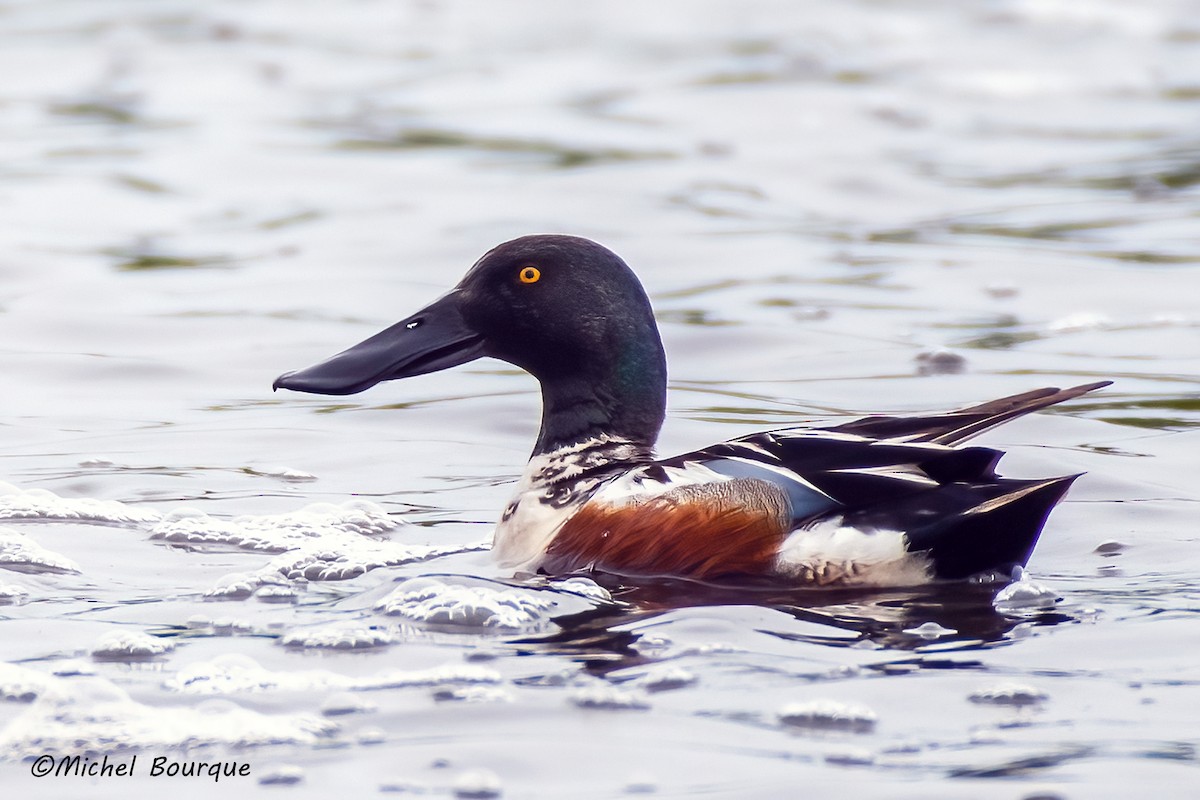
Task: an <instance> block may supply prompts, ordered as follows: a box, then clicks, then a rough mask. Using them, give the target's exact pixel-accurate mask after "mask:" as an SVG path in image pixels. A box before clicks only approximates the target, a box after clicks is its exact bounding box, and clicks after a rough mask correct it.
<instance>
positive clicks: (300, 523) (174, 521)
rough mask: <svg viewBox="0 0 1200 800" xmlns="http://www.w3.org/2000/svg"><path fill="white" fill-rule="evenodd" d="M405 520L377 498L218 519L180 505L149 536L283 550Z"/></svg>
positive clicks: (373, 531) (370, 532)
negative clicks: (388, 510) (389, 510)
mask: <svg viewBox="0 0 1200 800" xmlns="http://www.w3.org/2000/svg"><path fill="white" fill-rule="evenodd" d="M402 525H407V523H402V522H400V521H399V520H397V519H394V518H393V517H391V516H389V515H388V513H387V512H386V511H384V510H383V509H382V508H380V507H379V506H378V505H376V504H375V503H371V502H368V501H365V500H351V501H349V502H346V503H342V504H340V505H335V504H333V503H314V504H312V505H309V506H305V507H304V508H302V509H300V510H299V511H292V512H288V513H286V514H258V515H244V516H240V517H234V518H233V519H228V520H227V519H219V518H216V517H212V516H209V515H208V514H206V513H204V512H203V511H197V510H195V509H190V508H181V509H176V510H175V511H172V512H171V513H170V514H168V515H166V516H165V517H163V518H162V520H161V521H160V522H159V523H158V524H157V525H155V526H154V530H153V532H152V533H151V538H154V539H161V540H163V541H167V542H174V543H177V544H223V545H232V546H234V547H238V548H240V549H243V550H261V551H266V552H271V553H283V552H286V551H288V550H294V549H297V548H299V547H301V546H302V545H304V544H306V543H309V542H312V541H314V540H318V539H319V540H324V539H327V538H329V537H331V536H334V537H336V536H338V534H347V535H350V536H355V537H361V536H381V535H383V534H385V533H388V532H389V531H392V530H395V529H396V528H398V527H401V526H402Z"/></svg>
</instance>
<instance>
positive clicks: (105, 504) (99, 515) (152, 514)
mask: <svg viewBox="0 0 1200 800" xmlns="http://www.w3.org/2000/svg"><path fill="white" fill-rule="evenodd" d="M160 518H161V515H160V514H159V513H158V512H157V511H154V510H152V509H148V508H139V507H137V506H131V505H128V504H126V503H121V502H119V501H116V500H96V499H93V498H90V497H60V496H59V495H57V494H55V493H54V492H51V491H47V490H46V489H18V488H17V487H16V486H13V485H12V484H8V483H3V482H0V520H13V521H21V522H51V521H53V522H90V523H95V524H100V525H147V524H153V523H155V522H158V520H159V519H160Z"/></svg>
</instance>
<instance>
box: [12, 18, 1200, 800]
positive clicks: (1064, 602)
mask: <svg viewBox="0 0 1200 800" xmlns="http://www.w3.org/2000/svg"><path fill="white" fill-rule="evenodd" d="M1198 20H1200V4H1197V3H1196V2H1189V1H1188V0H1176V1H1172V0H1155V1H1154V2H1144V3H1140V4H1136V5H1134V4H1129V3H1125V2H1119V1H1118V0H1096V1H1095V2H1091V3H1087V4H1079V3H1070V2H1019V1H1018V0H998V1H997V2H989V3H978V4H962V3H953V2H930V3H924V4H920V5H918V6H912V5H897V4H890V3H881V2H873V1H871V0H855V1H854V2H843V3H837V4H796V3H788V2H775V1H773V0H754V1H753V2H738V3H733V2H704V3H683V2H665V3H655V4H646V3H632V2H605V3H598V4H588V5H587V6H583V5H579V4H562V3H553V2H548V1H547V0H521V2H519V3H506V4H503V5H496V6H495V7H492V6H490V5H483V4H477V3H469V2H463V1H459V0H439V1H437V2H415V1H414V2H405V3H394V2H384V1H383V0H358V1H357V2H354V3H349V4H346V3H334V2H328V1H326V0H310V1H308V2H286V3H285V2H277V1H275V0H258V1H257V2H253V3H234V2H210V3H204V4H199V3H191V2H182V1H180V2H154V3H147V2H137V1H136V0H127V1H123V0H102V1H101V2H95V0H90V1H89V2H79V1H76V2H69V1H68V0H54V1H53V2H9V3H3V4H0V74H3V75H5V76H6V77H5V78H4V79H3V81H0V209H2V210H3V216H4V220H5V224H4V225H2V226H0V367H2V369H3V373H4V387H5V389H6V391H5V392H4V399H3V401H2V402H0V410H2V412H3V413H0V480H3V481H5V482H7V484H9V485H10V487H9V488H7V489H6V490H5V493H4V494H3V495H0V511H2V512H3V515H4V516H5V517H6V518H4V519H0V567H4V569H0V603H4V605H0V624H2V628H0V630H2V631H3V634H2V638H0V656H2V659H0V662H2V663H0V696H3V698H4V699H3V700H2V701H0V759H3V760H2V761H0V786H3V787H4V788H5V789H7V790H9V791H12V792H20V793H21V794H22V796H28V797H59V796H63V793H64V792H66V793H70V794H74V793H81V792H83V791H85V790H84V789H82V788H81V785H82V784H87V789H86V791H88V792H95V793H96V794H98V795H104V794H109V795H113V796H116V795H118V794H120V795H121V796H129V797H143V796H158V795H160V794H161V793H162V792H163V791H164V790H166V791H171V792H173V793H179V795H180V796H186V797H192V796H195V797H201V796H203V797H208V796H211V795H212V793H213V792H214V791H217V790H218V789H217V788H215V787H213V785H212V783H211V781H209V780H207V779H184V778H170V779H168V778H161V777H160V778H154V779H152V778H150V777H148V776H147V775H146V774H145V772H146V771H147V770H148V764H147V763H146V762H147V761H148V760H149V758H152V757H155V756H167V757H168V758H170V759H174V760H179V761H188V760H208V761H212V760H217V759H224V760H226V761H230V760H238V761H241V762H244V763H249V764H250V766H251V775H250V776H249V777H241V778H223V779H222V780H221V783H220V790H222V791H239V792H245V793H250V792H252V791H254V790H255V789H256V788H257V787H258V786H259V785H260V784H269V785H277V786H278V787H279V789H278V790H279V791H280V792H281V793H288V792H290V793H291V794H292V795H296V796H299V795H305V796H307V795H310V794H311V795H316V794H317V793H323V794H330V793H333V792H341V793H346V792H354V793H357V794H361V795H365V796H373V795H376V794H379V793H394V792H408V793H417V792H425V793H436V794H441V795H443V796H444V795H447V794H454V793H457V794H458V795H459V796H487V795H488V794H489V793H491V794H493V795H494V794H496V793H497V792H499V793H501V794H502V795H503V796H505V797H514V798H515V797H530V798H539V797H545V798H551V797H553V798H558V797H612V796H622V795H624V794H638V793H654V794H655V795H656V796H661V797H687V796H715V797H739V798H742V797H780V796H786V795H788V794H790V793H792V792H794V791H796V790H797V787H803V789H804V791H805V793H806V794H808V795H810V796H814V797H819V796H825V795H827V794H832V793H833V792H835V791H836V792H838V793H840V794H845V793H846V792H847V791H849V792H851V793H852V794H853V795H854V796H855V797H881V798H885V797H886V798H893V797H947V798H950V797H964V796H970V797H988V798H991V797H995V798H1020V797H1032V796H1057V797H1064V798H1084V797H1087V798H1103V797H1113V798H1117V797H1127V796H1129V794H1130V793H1131V792H1133V791H1139V792H1145V791H1148V790H1151V791H1153V792H1154V793H1155V794H1156V795H1158V796H1164V797H1188V796H1190V793H1191V791H1192V790H1191V788H1190V787H1192V786H1194V785H1195V783H1196V781H1197V777H1198V770H1197V767H1198V766H1200V761H1198V759H1200V757H1198V756H1197V747H1198V746H1200V737H1197V734H1196V724H1195V715H1194V713H1192V711H1191V710H1192V709H1195V708H1196V707H1197V704H1198V703H1200V675H1198V674H1197V672H1196V667H1195V657H1194V654H1195V652H1196V648H1197V646H1200V625H1198V620H1197V610H1198V609H1200V589H1198V588H1197V587H1198V586H1200V555H1198V551H1197V546H1198V542H1197V533H1196V530H1197V529H1196V519H1197V511H1198V509H1200V506H1198V501H1200V492H1198V491H1197V489H1196V478H1195V472H1196V470H1195V467H1196V456H1195V453H1196V452H1197V447H1198V445H1200V441H1198V440H1197V435H1198V434H1197V428H1198V427H1200V377H1198V376H1200V337H1198V336H1197V334H1198V329H1200V316H1198V312H1197V310H1196V309H1197V306H1196V300H1195V298H1196V297H1197V296H1200V271H1198V264H1200V236H1197V231H1198V229H1200V227H1198V226H1200V194H1198V191H1200V190H1198V189H1197V183H1198V181H1200V136H1198V134H1197V131H1200V124H1198V123H1200V23H1198V22H1197V21H1198ZM541 231H556V232H567V233H574V234H578V235H584V236H589V237H592V238H595V239H598V240H600V241H602V242H604V243H605V244H607V245H609V246H610V247H612V248H613V249H615V250H616V251H617V252H619V253H620V254H622V255H623V256H624V257H625V258H626V260H627V261H628V262H629V263H630V264H631V265H632V266H633V267H634V269H635V270H636V271H637V272H638V273H639V275H640V276H641V277H642V279H643V281H644V282H645V284H646V286H647V289H648V291H649V292H650V294H651V297H652V299H653V301H654V303H655V307H656V310H657V313H658V316H659V321H660V325H661V327H662V331H663V336H664V339H665V341H666V345H667V349H668V354H669V359H670V369H671V390H670V395H669V403H670V409H669V418H668V422H667V425H666V428H665V430H664V434H663V439H662V442H661V450H662V452H664V453H672V452H678V451H682V450H686V449H691V448H695V447H700V446H703V445H706V444H708V443H711V442H714V441H718V440H721V439H725V438H728V437H730V436H736V435H739V434H743V433H746V432H749V431H752V430H755V429H759V428H762V427H767V426H783V425H786V424H789V423H791V422H795V421H804V420H812V419H824V418H829V419H845V418H849V417H851V416H853V415H857V414H864V413H870V412H881V411H886V412H893V413H903V412H913V413H918V412H923V411H932V410H941V409H946V408H952V407H955V406H960V405H967V404H970V403H973V402H978V401H980V400H983V399H987V398H990V397H997V396H1001V395H1003V394H1008V393H1016V392H1019V391H1024V390H1026V389H1030V388H1033V387H1035V386H1041V385H1065V384H1071V383H1082V382H1086V381H1092V380H1100V379H1112V380H1114V381H1116V383H1115V385H1114V386H1113V387H1112V388H1111V389H1109V390H1106V391H1105V392H1104V393H1102V394H1099V395H1096V396H1094V397H1089V398H1085V399H1083V400H1080V401H1077V402H1074V403H1071V404H1070V405H1069V406H1066V407H1062V408H1056V409H1053V410H1052V411H1050V412H1048V413H1044V414H1040V415H1037V416H1036V417H1034V418H1031V419H1026V420H1022V421H1020V422H1017V423H1013V424H1011V425H1008V426H1005V427H1004V428H1002V429H1000V430H997V431H995V432H992V433H990V434H988V435H987V437H986V439H985V440H981V441H982V442H983V443H985V444H989V445H994V446H997V447H1002V448H1005V449H1007V450H1008V451H1009V455H1008V456H1007V457H1006V458H1005V461H1004V462H1003V463H1004V469H1005V471H1006V473H1007V474H1011V475H1014V476H1043V475H1045V476H1049V475H1057V474H1068V473H1073V472H1082V471H1086V472H1087V473H1088V475H1087V476H1086V477H1085V478H1084V479H1082V480H1081V481H1080V482H1078V484H1077V485H1076V487H1075V489H1074V490H1073V491H1072V493H1071V495H1070V496H1069V497H1068V499H1067V501H1066V502H1065V503H1064V504H1063V505H1062V506H1060V507H1059V509H1058V510H1057V511H1056V512H1055V513H1054V515H1053V516H1052V518H1051V520H1050V523H1049V525H1048V526H1047V529H1046V533H1045V537H1044V539H1043V541H1042V543H1041V544H1040V545H1039V547H1038V549H1037V551H1036V553H1035V555H1034V557H1033V560H1032V561H1031V563H1030V570H1029V576H1028V579H1029V580H1030V582H1031V583H1032V584H1033V585H1035V586H1036V587H1042V589H1044V590H1045V593H1047V594H1048V595H1049V596H1050V598H1051V601H1050V602H1045V603H1041V604H1036V603H1035V604H1034V605H1033V606H1030V607H1024V608H1022V607H1018V606H1014V605H1011V604H1010V605H1005V604H1004V603H1000V604H999V606H998V607H997V605H996V603H995V602H994V597H993V596H994V595H995V594H996V592H997V591H998V590H999V587H995V586H993V587H987V586H983V587H980V586H976V587H946V588H939V589H927V590H920V591H887V592H872V593H857V594H846V593H813V592H807V593H805V592H798V593H789V594H784V595H780V594H778V593H770V592H765V591H749V590H747V591H740V592H729V591H718V590H707V589H702V588H700V587H695V586H687V585H681V584H673V583H650V582H648V583H644V584H639V585H625V584H620V583H614V582H611V581H606V580H601V581H600V583H602V584H603V585H599V584H597V583H593V582H591V581H587V580H576V581H571V582H566V583H564V582H548V581H543V580H539V579H514V576H512V575H510V574H506V573H504V572H503V571H501V570H498V569H497V568H496V567H494V566H493V565H492V564H491V562H490V559H489V557H488V554H487V552H486V547H485V545H486V542H487V540H488V537H489V535H490V527H491V523H492V522H493V520H494V519H495V517H496V516H497V514H498V511H499V509H500V508H502V507H503V505H504V503H505V502H506V500H507V496H508V494H509V492H510V491H511V488H512V483H513V482H514V481H515V478H516V476H517V475H518V474H519V472H520V469H521V466H522V464H523V462H524V460H525V458H526V457H527V456H528V452H529V448H530V445H531V443H532V440H533V437H534V434H535V432H536V429H537V416H538V396H537V392H536V387H535V385H534V383H533V381H532V379H530V378H529V377H528V376H525V375H523V374H521V373H520V372H518V371H516V370H513V369H510V368H508V367H506V366H505V365H503V364H499V363H496V362H488V361H481V362H476V363H474V364H472V365H469V366H467V367H464V368H460V369H457V370H455V371H453V372H450V373H442V374H437V375H430V376H425V377H421V378H418V379H413V380H410V381H405V382H403V383H399V384H388V385H384V386H380V387H377V388H376V389H373V390H372V391H370V392H368V393H366V394H363V395H359V396H352V397H348V398H321V397H307V396H301V395H283V394H280V395H275V394H272V393H271V391H270V384H271V381H272V380H273V378H274V377H275V376H276V375H277V374H279V373H280V372H283V371H285V370H287V369H292V368H296V367H300V366H303V365H306V364H309V363H312V362H313V361H315V360H317V359H319V358H322V357H324V356H326V355H329V354H330V353H332V352H334V351H336V350H338V349H340V348H342V347H344V346H345V345H348V344H350V343H352V342H355V341H358V340H359V339H361V338H363V337H365V336H366V335H368V334H370V333H372V332H374V331H375V330H378V329H379V328H381V327H383V326H385V325H388V324H390V323H391V322H393V321H395V320H396V319H399V318H400V317H402V316H405V315H407V314H408V313H410V312H411V311H412V310H415V309H416V308H418V307H419V306H420V305H421V304H423V303H425V302H427V301H428V300H430V299H432V298H434V297H436V296H437V295H439V294H440V293H441V292H442V291H444V289H445V288H446V287H448V286H449V285H451V284H453V283H454V282H455V281H457V280H458V277H459V276H460V274H461V273H462V272H463V271H464V270H465V269H466V268H467V267H468V266H469V265H470V264H471V263H472V262H473V261H474V260H475V259H476V258H477V257H478V256H479V255H480V254H481V253H482V252H484V251H485V250H486V249H488V248H489V247H491V246H492V245H494V244H496V243H498V242H500V241H503V240H505V239H508V238H512V237H514V236H518V235H522V234H526V233H532V232H541ZM946 353H949V354H950V355H949V356H946V355H945V354H946ZM45 492H49V493H51V494H45ZM314 504H320V505H315V507H314ZM1043 599H1044V598H1043ZM1054 599H1057V601H1056V602H1054ZM44 752H49V753H62V752H80V753H85V752H86V753H90V754H95V755H96V756H100V755H102V754H110V755H112V756H115V757H117V758H118V759H125V760H128V759H129V758H130V757H131V755H132V754H133V753H137V754H139V759H141V760H140V761H139V773H140V774H139V775H138V776H136V777H133V778H128V779H123V780H118V779H101V780H96V781H91V780H89V779H87V778H69V777H58V778H55V777H49V778H42V779H34V778H32V777H31V776H30V764H31V759H33V758H35V757H36V756H37V755H39V754H41V753H44ZM164 782H165V783H164ZM231 787H232V788H231Z"/></svg>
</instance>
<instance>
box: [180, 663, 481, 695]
mask: <svg viewBox="0 0 1200 800" xmlns="http://www.w3.org/2000/svg"><path fill="white" fill-rule="evenodd" d="M501 680H502V679H501V677H500V673H498V672H496V671H495V670H493V669H488V668H487V667H481V666H478V665H474V664H447V665H445V666H441V667H435V668H432V669H420V670H399V669H394V670H386V671H384V672H380V673H376V674H375V675H366V676H360V677H354V676H349V675H342V674H339V673H336V672H330V671H328V670H294V671H285V670H270V669H266V668H265V667H262V666H260V665H259V664H258V662H256V661H255V660H254V659H252V658H248V657H247V656H243V655H224V656H218V657H217V658H215V659H213V660H212V661H205V662H200V663H196V664H189V665H187V666H185V667H183V668H181V669H180V670H179V671H178V672H177V673H176V674H175V675H174V676H173V677H171V678H169V679H168V680H167V681H166V682H165V683H164V686H165V687H166V688H167V689H168V690H170V691H173V692H178V693H180V694H195V695H215V694H239V693H247V692H248V693H253V692H318V691H328V690H333V689H343V690H354V691H366V690H374V689H404V688H422V687H430V686H453V685H475V684H481V685H484V684H498V683H500V682H501Z"/></svg>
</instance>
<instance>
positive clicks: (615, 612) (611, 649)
mask: <svg viewBox="0 0 1200 800" xmlns="http://www.w3.org/2000/svg"><path fill="white" fill-rule="evenodd" d="M589 577H591V578H593V579H595V580H596V581H597V582H598V583H600V584H601V585H603V586H604V587H605V588H606V589H607V590H608V591H609V592H610V593H611V594H612V597H613V600H614V602H613V603H611V604H605V605H602V606H600V607H598V608H594V609H589V610H587V611H584V612H581V613H577V614H571V615H567V616H562V617H557V618H555V620H554V622H555V623H556V624H557V625H558V626H559V630H558V631H556V632H555V633H553V634H549V635H545V636H534V637H528V638H523V639H519V640H515V641H514V642H512V644H515V645H518V646H532V647H533V648H534V649H536V650H537V651H540V652H548V653H554V654H559V655H566V656H569V657H572V658H575V659H577V660H580V661H582V662H583V663H584V664H585V666H586V667H587V668H588V669H589V670H590V671H592V672H594V673H598V674H603V673H607V672H610V671H612V670H617V669H625V668H627V667H631V666H636V665H638V664H642V663H645V662H647V661H653V660H654V659H653V658H651V657H649V656H647V655H646V654H645V653H643V652H642V651H641V650H640V649H639V648H638V647H637V643H638V640H639V639H640V638H641V637H642V634H641V633H638V632H637V630H636V628H640V627H642V626H643V624H644V623H646V622H647V621H649V620H652V619H654V618H655V617H659V616H662V615H664V614H667V613H669V612H671V611H674V610H677V609H682V608H692V607H700V606H712V607H718V606H760V607H765V608H770V609H774V610H776V611H779V612H782V613H785V614H788V615H790V616H792V617H795V618H796V619H797V620H800V621H802V622H807V623H812V624H814V625H818V626H822V627H823V628H825V629H826V630H827V632H818V633H803V634H801V633H795V632H785V631H772V630H760V631H759V632H760V633H765V634H767V635H770V636H777V637H779V638H781V639H787V640H790V641H797V642H803V643H806V644H814V645H823V646H829V647H877V648H880V649H884V648H886V649H889V650H893V651H894V650H901V651H917V652H920V651H921V650H922V649H924V648H927V647H929V646H930V645H933V644H934V643H936V649H937V651H938V652H951V651H962V650H972V649H977V648H983V647H989V646H994V645H996V644H998V643H1001V642H1005V641H1007V640H1009V639H1010V638H1011V633H1012V631H1013V630H1014V628H1016V627H1017V626H1018V625H1023V626H1029V625H1039V626H1041V625H1057V624H1060V623H1063V622H1073V621H1076V618H1075V617H1073V616H1071V615H1070V614H1069V613H1063V612H1061V611H1057V610H1054V611H1050V610H1038V611H1035V612H1031V613H1029V614H1023V615H1021V616H1019V617H1017V616H1010V615H1006V614H1002V613H1000V612H999V611H997V610H996V608H995V605H994V601H995V599H996V595H997V594H998V593H999V592H1000V590H1001V589H1002V588H1003V585H1004V584H1002V583H974V582H971V583H965V582H955V583H944V584H933V585H929V586H921V587H914V588H911V589H894V588H889V589H873V590H864V589H792V588H788V587H781V586H779V585H777V584H775V585H772V584H770V583H767V582H762V583H758V584H754V583H739V584H736V585H734V584H710V583H698V582H693V581H686V580H678V579H652V580H643V581H640V582H638V583H637V584H630V583H622V582H621V581H622V579H618V578H615V577H614V576H609V575H601V574H591V575H589ZM888 663H889V664H894V663H895V661H894V659H888ZM918 663H919V664H920V666H921V667H923V668H937V667H938V666H939V663H940V662H938V661H937V660H936V659H934V660H930V659H928V658H920V659H918ZM953 663H954V665H955V666H956V667H958V668H961V667H963V666H964V662H962V661H961V660H959V661H955V662H953ZM966 663H967V664H968V665H969V664H971V663H974V662H966Z"/></svg>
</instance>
